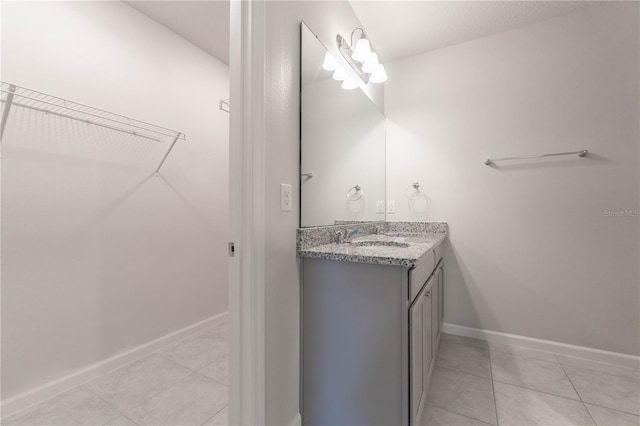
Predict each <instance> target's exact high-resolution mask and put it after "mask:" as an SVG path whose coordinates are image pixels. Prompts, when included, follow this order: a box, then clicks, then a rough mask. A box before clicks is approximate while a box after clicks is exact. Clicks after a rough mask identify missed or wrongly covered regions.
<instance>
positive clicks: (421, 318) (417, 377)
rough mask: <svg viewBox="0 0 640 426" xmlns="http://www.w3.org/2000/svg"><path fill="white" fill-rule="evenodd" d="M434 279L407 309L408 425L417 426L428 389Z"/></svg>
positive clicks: (431, 351) (431, 355) (431, 359)
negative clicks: (409, 388)
mask: <svg viewBox="0 0 640 426" xmlns="http://www.w3.org/2000/svg"><path fill="white" fill-rule="evenodd" d="M433 283H434V280H433V277H432V278H431V279H429V281H427V283H426V285H425V286H424V287H423V288H422V290H421V291H420V293H418V296H417V297H416V298H415V300H414V301H413V304H412V305H411V307H410V308H409V330H410V334H411V339H410V341H409V348H410V352H409V359H410V364H411V365H410V368H409V371H410V375H411V377H410V386H411V397H410V401H411V407H410V410H411V424H413V425H416V424H418V419H419V418H420V415H421V414H422V410H423V407H424V402H425V401H426V398H427V390H428V386H429V371H430V368H431V362H432V361H433V356H434V353H433V331H434V327H433V323H432V318H433V302H432V300H433V289H434V285H433Z"/></svg>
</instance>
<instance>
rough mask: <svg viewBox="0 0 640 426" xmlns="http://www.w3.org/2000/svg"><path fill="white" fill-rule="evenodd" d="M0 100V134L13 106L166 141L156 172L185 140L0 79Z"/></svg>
mask: <svg viewBox="0 0 640 426" xmlns="http://www.w3.org/2000/svg"><path fill="white" fill-rule="evenodd" d="M0 103H2V123H1V127H0V138H1V137H2V135H3V134H4V129H5V126H6V124H7V119H8V117H9V112H10V110H11V108H13V107H20V108H26V109H30V110H34V111H40V112H43V113H45V114H53V115H56V116H60V117H64V118H68V119H70V120H76V121H81V122H83V123H87V124H91V125H96V126H100V127H105V128H107V129H111V130H115V131H117V132H122V133H127V134H130V135H133V136H136V137H140V138H144V139H150V140H153V141H157V142H169V143H170V146H169V149H168V150H167V152H166V154H165V155H164V157H163V159H162V161H161V162H160V165H159V166H158V167H157V169H156V172H158V171H159V170H160V168H161V167H162V165H163V164H164V162H165V161H166V159H167V157H168V156H169V153H170V152H171V150H172V149H173V147H174V145H175V144H176V142H177V141H178V140H186V136H185V134H184V133H182V132H178V131H176V130H171V129H168V128H166V127H161V126H157V125H155V124H151V123H147V122H145V121H141V120H136V119H133V118H129V117H126V116H124V115H120V114H116V113H113V112H109V111H105V110H101V109H98V108H93V107H90V106H88V105H84V104H81V103H78V102H73V101H69V100H67V99H63V98H59V97H57V96H52V95H48V94H46V93H42V92H38V91H36V90H31V89H27V88H25V87H20V86H18V85H15V84H11V83H7V82H4V81H0Z"/></svg>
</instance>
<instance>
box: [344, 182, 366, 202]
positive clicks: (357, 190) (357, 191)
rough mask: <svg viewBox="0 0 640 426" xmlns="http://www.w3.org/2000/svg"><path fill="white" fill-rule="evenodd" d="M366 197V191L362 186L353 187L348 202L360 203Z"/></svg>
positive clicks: (349, 191) (348, 192)
mask: <svg viewBox="0 0 640 426" xmlns="http://www.w3.org/2000/svg"><path fill="white" fill-rule="evenodd" d="M363 195H364V191H363V190H362V187H361V186H360V185H356V186H352V187H351V188H349V190H348V191H347V200H349V201H358V200H359V199H360V198H362V196H363Z"/></svg>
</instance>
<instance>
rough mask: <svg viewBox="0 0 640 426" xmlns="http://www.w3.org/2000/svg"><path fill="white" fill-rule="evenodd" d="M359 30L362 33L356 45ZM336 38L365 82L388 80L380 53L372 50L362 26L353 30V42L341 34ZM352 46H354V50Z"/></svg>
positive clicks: (340, 48)
mask: <svg viewBox="0 0 640 426" xmlns="http://www.w3.org/2000/svg"><path fill="white" fill-rule="evenodd" d="M357 31H360V33H361V35H360V38H359V39H358V40H357V41H356V43H355V45H354V44H353V36H354V35H355V33H356V32H357ZM336 40H337V43H338V50H340V53H341V54H342V56H343V57H344V58H345V59H346V61H347V62H348V63H349V65H351V68H353V69H354V71H355V72H356V73H357V74H358V76H359V77H360V78H361V79H362V81H364V82H365V83H368V82H369V81H371V82H372V83H382V82H384V81H386V80H387V78H388V77H387V73H386V72H385V70H384V65H382V64H381V63H380V61H379V59H378V54H377V53H375V52H374V51H372V50H371V43H370V42H369V40H368V39H367V36H366V34H365V32H364V30H363V29H362V28H356V29H355V30H353V31H352V32H351V44H349V43H348V42H347V40H345V38H344V37H342V36H341V35H340V34H338V36H337V37H336ZM351 46H353V50H352V48H351ZM334 60H335V58H334Z"/></svg>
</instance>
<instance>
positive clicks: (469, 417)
mask: <svg viewBox="0 0 640 426" xmlns="http://www.w3.org/2000/svg"><path fill="white" fill-rule="evenodd" d="M426 405H430V406H432V407H436V408H439V409H441V410H444V411H448V412H449V413H453V414H457V415H459V416H462V417H466V418H468V419H473V420H477V421H479V422H482V423H486V424H488V425H491V426H497V425H496V424H493V423H489V422H486V421H484V420H480V419H478V418H476V417H473V416H470V415H468V414H462V413H458V412H457V411H453V410H452V409H451V408H444V407H441V406H439V405H437V404H434V403H431V402H428V403H426ZM496 423H497V420H496Z"/></svg>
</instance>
